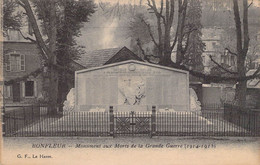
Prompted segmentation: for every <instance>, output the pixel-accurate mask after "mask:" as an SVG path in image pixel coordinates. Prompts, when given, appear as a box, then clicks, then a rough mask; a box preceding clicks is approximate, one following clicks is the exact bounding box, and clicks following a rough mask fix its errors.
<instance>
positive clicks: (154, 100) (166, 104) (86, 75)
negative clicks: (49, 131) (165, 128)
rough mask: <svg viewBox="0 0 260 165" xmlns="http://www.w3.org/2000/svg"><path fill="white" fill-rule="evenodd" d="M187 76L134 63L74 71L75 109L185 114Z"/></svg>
mask: <svg viewBox="0 0 260 165" xmlns="http://www.w3.org/2000/svg"><path fill="white" fill-rule="evenodd" d="M189 104H190V100H189V73H188V72H186V71H183V70H178V69H173V68H168V67H163V66H159V65H155V64H150V63H145V62H139V61H134V60H129V61H124V62H119V63H114V64H109V65H104V66H102V67H95V68H90V69H84V70H80V71H77V72H76V74H75V106H76V108H75V109H76V110H78V111H90V110H91V109H105V110H108V109H109V106H113V107H114V110H115V111H118V112H124V111H150V110H151V108H152V106H157V108H158V109H174V110H175V111H189V110H190V105H189Z"/></svg>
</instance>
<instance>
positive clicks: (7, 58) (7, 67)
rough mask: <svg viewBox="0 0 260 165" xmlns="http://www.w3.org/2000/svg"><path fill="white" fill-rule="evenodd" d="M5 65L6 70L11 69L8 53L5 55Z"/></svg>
mask: <svg viewBox="0 0 260 165" xmlns="http://www.w3.org/2000/svg"><path fill="white" fill-rule="evenodd" d="M5 66H6V71H10V70H11V61H10V55H9V54H8V55H5Z"/></svg>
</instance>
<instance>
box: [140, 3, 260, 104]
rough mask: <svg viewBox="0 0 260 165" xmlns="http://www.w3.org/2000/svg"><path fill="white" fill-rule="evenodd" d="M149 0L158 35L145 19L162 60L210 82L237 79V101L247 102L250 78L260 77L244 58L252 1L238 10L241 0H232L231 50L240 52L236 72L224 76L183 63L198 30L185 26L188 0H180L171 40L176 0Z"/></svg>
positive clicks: (246, 51)
mask: <svg viewBox="0 0 260 165" xmlns="http://www.w3.org/2000/svg"><path fill="white" fill-rule="evenodd" d="M147 2H148V6H149V7H150V10H151V12H152V13H153V14H154V15H155V17H156V19H157V33H158V38H157V39H156V38H155V37H154V36H153V34H152V30H151V27H150V24H148V23H146V25H147V28H148V31H149V32H150V36H151V40H152V41H153V42H154V44H155V45H156V47H157V48H158V50H159V51H158V58H159V64H161V65H166V66H169V67H174V68H179V69H183V70H187V71H189V72H190V74H192V75H193V76H195V77H199V78H202V79H203V80H205V81H207V82H221V81H235V82H237V87H236V97H235V99H236V103H237V104H238V105H239V106H245V105H246V104H245V102H246V82H247V80H249V79H252V78H255V77H260V74H259V72H260V68H258V69H257V71H256V72H255V73H254V74H253V75H251V76H246V66H245V60H246V56H247V53H248V47H249V32H248V8H249V7H250V5H248V3H247V0H243V3H242V6H243V10H239V5H238V1H237V0H233V10H234V20H235V25H236V52H232V53H233V54H236V56H237V72H232V73H231V72H230V73H231V74H229V75H228V76H225V77H222V76H219V75H206V74H204V73H202V72H198V71H194V70H193V69H190V68H188V67H187V66H185V65H183V62H184V60H185V54H186V52H187V50H188V48H189V44H190V37H191V34H192V32H193V31H195V30H197V28H194V25H193V26H191V27H190V28H188V30H186V28H187V26H186V25H187V24H186V22H187V16H186V15H187V14H186V13H187V8H188V1H187V0H178V15H177V21H176V22H174V23H175V24H177V27H176V30H175V36H174V39H173V40H172V41H173V42H172V44H171V40H170V36H171V35H170V34H171V28H172V24H173V21H174V7H175V0H165V1H163V0H161V1H160V2H161V3H160V7H159V8H158V7H157V5H158V4H156V2H155V1H154V0H147ZM164 2H165V7H164ZM164 9H165V12H164ZM240 11H242V14H243V24H242V25H241V19H240ZM144 22H145V20H144ZM162 25H163V28H162ZM242 28H243V30H242ZM242 32H243V33H242ZM170 44H171V45H170ZM175 44H176V46H177V48H176V62H173V61H172V60H171V52H172V50H173V48H174V47H175ZM139 45H140V44H139ZM229 51H230V50H229ZM143 52H144V50H143ZM230 52H231V51H230ZM147 59H148V61H149V58H147ZM150 62H151V61H150ZM216 64H217V66H218V67H220V68H221V69H223V70H225V71H227V72H228V70H226V69H225V68H224V67H223V66H221V65H220V64H218V63H217V62H216Z"/></svg>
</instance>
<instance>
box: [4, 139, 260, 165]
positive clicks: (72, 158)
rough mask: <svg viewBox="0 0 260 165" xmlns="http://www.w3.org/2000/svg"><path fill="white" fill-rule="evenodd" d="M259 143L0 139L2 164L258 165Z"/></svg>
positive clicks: (220, 140) (256, 140) (215, 140)
mask: <svg viewBox="0 0 260 165" xmlns="http://www.w3.org/2000/svg"><path fill="white" fill-rule="evenodd" d="M259 141H260V138H252V137H250V138H244V137H228V138H227V137H154V138H152V139H151V138H148V137H134V138H133V137H118V138H87V137H22V138H20V137H19V138H15V137H8V138H4V139H3V147H4V148H3V152H4V153H3V155H2V158H3V159H2V160H3V162H2V164H3V165H9V164H10V165H13V164H14V165H15V164H26V165H27V164H28V165H30V164H33V165H38V164H48V163H49V164H63V165H64V164H65V165H66V164H94V165H95V164H113V165H115V164H120V165H121V164H122V165H125V164H149V165H150V164H152V165H153V164H154V165H164V164H165V165H172V164H185V165H187V164H207V165H211V164H212V165H215V164H216V165H221V164H238V165H240V164H241V165H244V164H245V165H251V164H252V165H255V164H257V165H259V164H260V157H259V156H260V145H259ZM20 157H21V158H20Z"/></svg>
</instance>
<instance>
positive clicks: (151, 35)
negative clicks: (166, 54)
mask: <svg viewBox="0 0 260 165" xmlns="http://www.w3.org/2000/svg"><path fill="white" fill-rule="evenodd" d="M141 22H143V23H144V24H145V25H146V26H147V28H148V31H149V35H150V37H151V39H152V41H153V43H154V44H155V45H156V46H157V47H158V48H159V45H158V43H157V42H156V41H155V39H154V36H153V34H152V29H151V26H150V24H148V23H147V22H145V20H144V19H143V18H142V19H141Z"/></svg>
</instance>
